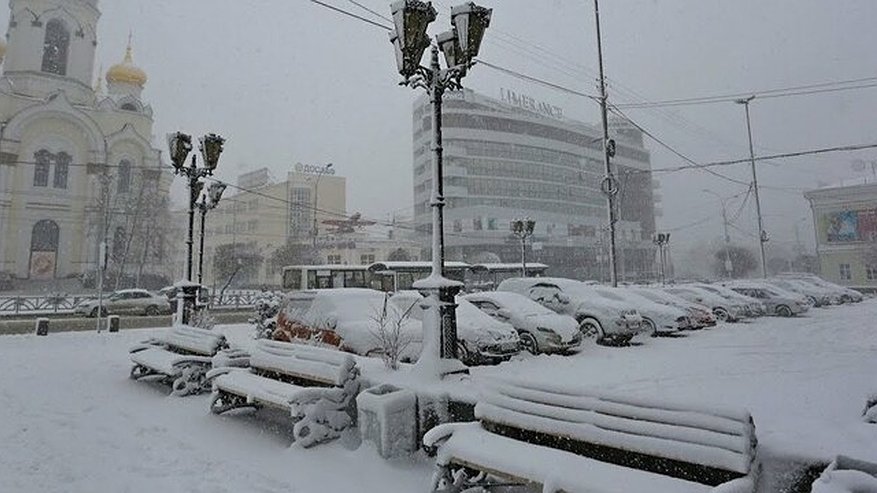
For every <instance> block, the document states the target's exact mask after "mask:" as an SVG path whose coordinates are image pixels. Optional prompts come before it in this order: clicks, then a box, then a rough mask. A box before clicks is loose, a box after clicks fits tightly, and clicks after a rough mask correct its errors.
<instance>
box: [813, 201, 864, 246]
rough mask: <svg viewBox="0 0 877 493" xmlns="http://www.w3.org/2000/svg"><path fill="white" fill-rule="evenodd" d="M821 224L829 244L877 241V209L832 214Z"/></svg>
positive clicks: (826, 215) (825, 215)
mask: <svg viewBox="0 0 877 493" xmlns="http://www.w3.org/2000/svg"><path fill="white" fill-rule="evenodd" d="M820 222H821V224H820V227H821V229H822V230H823V231H824V232H825V239H826V241H827V242H828V243H849V242H855V241H877V209H869V210H860V211H840V212H830V213H828V214H823V216H822V220H821V221H820Z"/></svg>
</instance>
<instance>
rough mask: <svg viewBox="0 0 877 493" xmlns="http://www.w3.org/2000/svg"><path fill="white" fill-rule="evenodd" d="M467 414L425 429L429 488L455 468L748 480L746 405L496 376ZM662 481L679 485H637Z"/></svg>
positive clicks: (738, 487) (537, 479)
mask: <svg viewBox="0 0 877 493" xmlns="http://www.w3.org/2000/svg"><path fill="white" fill-rule="evenodd" d="M475 415H476V418H477V419H478V420H479V422H478V423H472V424H466V425H460V424H451V425H442V426H439V427H438V428H435V429H433V430H431V431H430V432H429V433H427V435H426V436H425V437H424V444H425V445H426V446H427V447H437V448H438V464H439V471H440V476H441V477H437V479H436V485H435V486H436V488H441V487H447V485H448V484H450V483H453V482H455V481H456V482H458V483H459V482H460V480H459V478H458V477H455V476H454V472H453V469H454V467H457V468H458V471H457V472H459V471H460V470H461V469H459V468H460V467H464V468H471V469H477V470H480V471H483V472H486V473H488V475H490V476H494V477H499V478H503V479H504V480H507V481H510V482H513V483H530V484H533V485H539V486H541V487H542V488H543V491H546V492H548V491H567V492H575V491H588V492H592V491H594V492H615V491H618V492H621V491H624V492H637V491H709V490H710V487H712V486H719V485H723V486H722V487H721V490H720V491H725V492H732V491H733V492H737V491H752V489H753V488H754V476H755V475H756V474H757V468H755V467H754V462H755V446H756V440H755V430H754V425H753V423H752V418H751V416H750V415H749V413H747V412H745V411H735V410H726V409H715V408H711V407H707V406H698V405H695V406H682V405H677V404H671V403H666V402H661V401H656V400H648V399H641V398H631V397H628V396H618V395H610V394H599V395H597V394H591V393H584V392H579V391H576V390H572V389H563V388H551V386H546V385H541V384H540V385H534V384H521V383H510V382H504V381H499V382H497V383H496V384H495V385H493V386H492V388H491V389H490V390H489V391H487V392H486V393H485V395H484V398H483V400H482V401H480V402H479V403H478V404H477V406H476V407H475ZM513 451H514V452H513ZM442 475H444V476H442ZM464 483H465V482H464ZM662 483H666V484H668V485H670V484H677V483H678V485H677V486H676V487H668V488H667V489H658V488H649V487H647V486H646V485H648V484H655V485H657V484H662ZM442 485H444V486H442ZM464 485H465V484H464ZM458 486H460V485H458Z"/></svg>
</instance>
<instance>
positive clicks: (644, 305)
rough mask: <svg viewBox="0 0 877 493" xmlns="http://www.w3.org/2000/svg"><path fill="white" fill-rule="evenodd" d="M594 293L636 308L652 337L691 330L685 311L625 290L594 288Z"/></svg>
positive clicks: (605, 287) (603, 287)
mask: <svg viewBox="0 0 877 493" xmlns="http://www.w3.org/2000/svg"><path fill="white" fill-rule="evenodd" d="M594 291H596V292H598V293H600V295H601V296H604V297H606V298H608V299H610V300H614V301H619V302H622V303H627V304H630V305H631V306H634V307H636V311H637V312H639V314H640V315H641V316H642V317H643V324H645V327H646V329H645V330H646V331H647V332H649V333H650V334H651V335H652V336H656V337H657V336H659V335H662V334H670V333H673V332H678V331H680V330H687V329H690V328H691V321H690V320H689V319H688V314H687V313H685V311H684V310H680V309H678V308H673V307H671V306H667V305H661V304H659V303H655V302H654V301H652V300H650V299H648V298H645V297H643V296H640V295H638V294H636V293H634V292H633V291H630V290H627V289H624V288H610V287H607V286H594Z"/></svg>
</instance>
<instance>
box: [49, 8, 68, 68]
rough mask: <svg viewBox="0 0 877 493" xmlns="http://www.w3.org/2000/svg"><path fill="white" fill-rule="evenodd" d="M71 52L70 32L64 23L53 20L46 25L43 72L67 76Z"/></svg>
mask: <svg viewBox="0 0 877 493" xmlns="http://www.w3.org/2000/svg"><path fill="white" fill-rule="evenodd" d="M69 51H70V31H69V30H67V26H66V25H65V24H64V21H62V20H60V19H52V20H50V21H49V22H48V24H46V39H45V41H44V42H43V72H48V73H50V74H57V75H67V53H68V52H69Z"/></svg>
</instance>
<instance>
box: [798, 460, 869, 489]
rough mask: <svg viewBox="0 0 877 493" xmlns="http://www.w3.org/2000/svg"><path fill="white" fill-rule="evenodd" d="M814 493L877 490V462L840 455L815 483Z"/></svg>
mask: <svg viewBox="0 0 877 493" xmlns="http://www.w3.org/2000/svg"><path fill="white" fill-rule="evenodd" d="M811 491H812V493H858V492H863V491H877V464H874V463H872V462H865V461H861V460H857V459H853V458H850V457H846V456H843V455H839V456H838V457H837V458H836V459H835V460H834V461H833V462H832V463H831V464H830V465H829V466H828V467H827V468H826V469H825V471H823V473H822V475H821V476H820V477H819V479H817V480H816V481H815V482H814V483H813V488H812V490H811Z"/></svg>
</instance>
